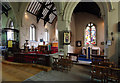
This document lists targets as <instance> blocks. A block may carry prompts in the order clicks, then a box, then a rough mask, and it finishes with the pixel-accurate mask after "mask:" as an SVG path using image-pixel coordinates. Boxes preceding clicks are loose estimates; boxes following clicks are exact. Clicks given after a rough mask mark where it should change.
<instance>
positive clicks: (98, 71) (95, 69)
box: [91, 65, 106, 82]
mask: <svg viewBox="0 0 120 83" xmlns="http://www.w3.org/2000/svg"><path fill="white" fill-rule="evenodd" d="M105 72H106V68H105V67H103V66H96V65H95V66H92V71H91V80H92V81H93V80H94V79H99V80H101V82H104V80H105Z"/></svg>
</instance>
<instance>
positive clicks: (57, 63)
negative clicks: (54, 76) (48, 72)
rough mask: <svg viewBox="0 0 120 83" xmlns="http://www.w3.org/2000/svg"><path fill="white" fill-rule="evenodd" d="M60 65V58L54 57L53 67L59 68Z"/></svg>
mask: <svg viewBox="0 0 120 83" xmlns="http://www.w3.org/2000/svg"><path fill="white" fill-rule="evenodd" d="M59 65H60V63H59V62H58V58H55V57H53V64H52V68H53V69H54V70H59Z"/></svg>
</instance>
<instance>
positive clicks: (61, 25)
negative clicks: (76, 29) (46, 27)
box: [57, 16, 70, 57]
mask: <svg viewBox="0 0 120 83" xmlns="http://www.w3.org/2000/svg"><path fill="white" fill-rule="evenodd" d="M61 17H62V16H61ZM59 18H60V17H58V19H59ZM57 22H58V25H57V27H58V51H59V52H60V51H63V52H64V57H65V56H66V55H67V53H68V45H63V42H64V41H63V32H64V31H70V22H69V21H68V20H60V19H59V20H58V21H57Z"/></svg>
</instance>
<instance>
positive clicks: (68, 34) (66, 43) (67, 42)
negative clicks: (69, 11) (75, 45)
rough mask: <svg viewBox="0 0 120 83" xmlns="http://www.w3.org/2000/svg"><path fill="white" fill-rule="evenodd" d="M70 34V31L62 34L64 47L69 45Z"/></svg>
mask: <svg viewBox="0 0 120 83" xmlns="http://www.w3.org/2000/svg"><path fill="white" fill-rule="evenodd" d="M70 35H71V33H70V31H65V32H64V34H63V36H64V37H63V38H64V44H65V45H69V44H70V42H71V41H70V40H71V37H70Z"/></svg>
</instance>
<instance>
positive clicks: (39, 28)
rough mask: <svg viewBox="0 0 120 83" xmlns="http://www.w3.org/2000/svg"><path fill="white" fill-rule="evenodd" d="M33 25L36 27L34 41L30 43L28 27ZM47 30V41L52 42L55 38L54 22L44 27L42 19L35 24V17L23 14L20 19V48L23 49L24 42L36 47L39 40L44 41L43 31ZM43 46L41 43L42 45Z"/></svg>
mask: <svg viewBox="0 0 120 83" xmlns="http://www.w3.org/2000/svg"><path fill="white" fill-rule="evenodd" d="M31 24H34V25H35V26H36V41H30V26H31ZM46 28H47V30H48V35H49V38H48V41H50V40H51V42H52V41H54V38H55V22H53V24H49V23H47V24H46V26H44V21H43V20H42V19H40V20H39V22H38V23H37V21H36V16H34V15H32V14H30V13H27V12H26V14H24V16H23V19H22V27H21V28H20V34H21V35H20V48H24V43H25V40H29V41H30V42H29V43H30V44H31V43H33V44H34V45H35V46H38V44H41V43H40V39H43V40H45V38H46V37H45V29H46ZM42 44H43V43H42Z"/></svg>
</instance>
